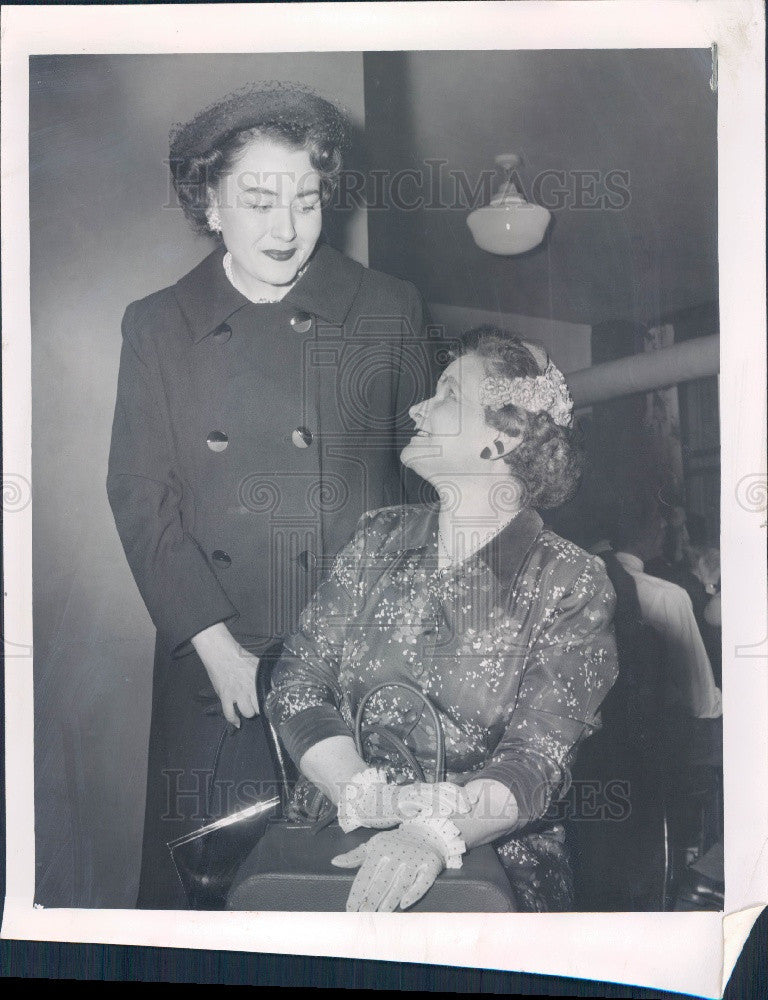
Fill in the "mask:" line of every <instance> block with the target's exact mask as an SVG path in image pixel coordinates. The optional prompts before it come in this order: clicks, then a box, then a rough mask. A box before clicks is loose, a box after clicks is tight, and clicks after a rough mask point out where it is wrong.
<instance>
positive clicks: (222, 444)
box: [208, 431, 229, 451]
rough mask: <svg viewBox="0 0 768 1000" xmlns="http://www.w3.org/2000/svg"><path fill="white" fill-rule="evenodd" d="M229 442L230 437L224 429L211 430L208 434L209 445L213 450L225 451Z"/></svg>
mask: <svg viewBox="0 0 768 1000" xmlns="http://www.w3.org/2000/svg"><path fill="white" fill-rule="evenodd" d="M228 444H229V438H228V437H227V435H226V434H225V433H224V431H211V433H210V434H209V435H208V447H209V448H210V449H211V451H224V449H225V448H226V447H227V445H228Z"/></svg>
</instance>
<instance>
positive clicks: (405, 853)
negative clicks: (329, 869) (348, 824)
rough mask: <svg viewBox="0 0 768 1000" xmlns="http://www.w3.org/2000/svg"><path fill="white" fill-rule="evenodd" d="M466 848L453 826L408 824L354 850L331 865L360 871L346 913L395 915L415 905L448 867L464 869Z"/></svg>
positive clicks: (338, 857) (442, 822)
mask: <svg viewBox="0 0 768 1000" xmlns="http://www.w3.org/2000/svg"><path fill="white" fill-rule="evenodd" d="M435 824H437V825H435ZM463 850H464V844H463V843H462V841H461V840H460V839H459V837H458V831H457V830H456V828H455V827H452V824H450V822H448V821H445V820H443V821H440V820H432V821H430V822H422V821H419V820H409V821H407V822H406V823H404V824H403V825H402V826H400V827H398V829H397V830H387V831H385V832H384V833H377V834H376V835H375V836H373V837H371V839H370V840H369V841H368V842H367V843H365V844H361V845H360V846H359V847H356V848H355V849H354V850H353V851H348V852H347V853H346V854H339V855H337V856H336V857H335V858H333V859H332V863H333V864H334V865H336V866H337V867H338V868H357V867H360V871H359V872H358V873H357V876H356V877H355V881H354V882H353V883H352V889H351V890H350V893H349V898H348V899H347V911H349V912H351V911H361V912H373V911H376V910H380V911H386V912H392V911H393V910H396V909H397V908H398V907H399V908H400V909H401V910H405V909H407V908H408V907H409V906H413V904H414V903H416V902H417V901H418V900H420V899H421V897H422V896H423V895H424V894H425V893H426V892H427V890H428V889H429V888H430V887H431V886H432V884H433V883H434V881H435V879H436V878H437V877H438V875H439V874H440V872H442V871H443V869H444V868H446V867H453V868H457V867H460V866H461V860H460V858H461V853H462V852H463Z"/></svg>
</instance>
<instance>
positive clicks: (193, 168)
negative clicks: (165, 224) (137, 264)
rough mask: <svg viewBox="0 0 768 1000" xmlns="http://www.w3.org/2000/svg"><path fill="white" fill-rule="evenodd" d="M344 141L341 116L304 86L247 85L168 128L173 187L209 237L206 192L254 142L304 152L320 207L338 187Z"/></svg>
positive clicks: (195, 224)
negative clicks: (266, 141) (317, 180)
mask: <svg viewBox="0 0 768 1000" xmlns="http://www.w3.org/2000/svg"><path fill="white" fill-rule="evenodd" d="M347 137H348V121H347V118H346V116H345V115H344V113H343V112H342V111H341V110H340V109H339V108H337V107H336V105H334V104H332V103H331V102H330V101H327V100H325V98H322V97H320V96H319V95H318V94H316V93H315V92H314V91H312V90H311V89H310V88H309V87H304V86H302V85H301V84H294V83H284V82H279V81H278V82H274V81H268V82H265V83H259V84H249V85H248V86H246V87H243V88H241V89H240V90H238V91H235V92H234V93H233V94H229V95H227V96H226V97H224V98H222V99H221V100H220V101H217V102H216V103H215V104H212V105H211V106H210V107H208V108H205V109H204V110H203V111H201V112H199V113H198V114H197V115H195V117H194V118H193V119H192V120H191V121H189V122H187V123H186V124H183V125H175V126H174V127H173V128H172V129H171V133H170V160H169V162H170V168H171V176H172V179H173V186H174V188H175V190H176V193H177V195H178V198H179V202H180V204H181V207H182V209H183V211H184V215H185V216H186V217H187V219H188V220H189V221H190V222H191V224H192V225H193V227H194V228H195V229H196V230H197V231H198V232H201V233H206V234H209V235H211V234H212V230H211V229H210V226H209V225H208V219H207V212H208V209H209V207H210V192H211V189H213V188H215V187H216V185H217V184H218V182H219V180H220V179H221V177H223V176H225V175H226V174H228V173H229V172H231V171H232V169H233V168H234V166H235V164H236V163H237V160H238V158H239V156H240V155H241V154H242V152H243V150H244V149H245V147H246V146H247V145H248V144H249V143H250V142H251V141H252V140H253V139H257V138H263V139H271V140H272V141H274V142H277V143H279V144H282V145H284V146H287V147H288V148H289V149H293V150H299V149H301V150H307V151H308V152H309V159H310V163H311V164H312V166H313V168H314V169H315V170H316V171H317V172H318V174H319V175H320V189H321V200H322V203H323V204H324V205H325V204H327V203H328V202H329V201H330V199H331V197H332V195H333V192H334V191H335V189H336V186H337V185H338V181H339V175H340V174H341V168H342V158H343V152H344V148H345V146H346V143H347ZM214 235H215V234H214Z"/></svg>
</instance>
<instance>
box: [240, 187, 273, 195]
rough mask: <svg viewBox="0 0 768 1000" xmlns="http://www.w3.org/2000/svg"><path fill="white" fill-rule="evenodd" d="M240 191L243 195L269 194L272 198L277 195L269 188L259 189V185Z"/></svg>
mask: <svg viewBox="0 0 768 1000" xmlns="http://www.w3.org/2000/svg"><path fill="white" fill-rule="evenodd" d="M241 191H242V192H243V193H244V194H270V195H272V196H273V197H274V198H276V197H277V194H278V192H277V191H273V190H272V189H271V188H265V187H261V186H259V185H252V186H249V187H244V188H241Z"/></svg>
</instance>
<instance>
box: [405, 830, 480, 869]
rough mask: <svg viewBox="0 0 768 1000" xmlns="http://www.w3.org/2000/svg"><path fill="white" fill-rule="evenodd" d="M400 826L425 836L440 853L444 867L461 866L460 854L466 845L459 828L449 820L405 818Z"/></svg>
mask: <svg viewBox="0 0 768 1000" xmlns="http://www.w3.org/2000/svg"><path fill="white" fill-rule="evenodd" d="M401 826H402V829H403V830H405V831H408V832H411V831H413V832H414V833H419V834H421V835H422V836H424V837H426V838H427V840H429V842H430V843H431V844H433V845H434V846H435V847H436V848H437V849H438V850H439V851H440V852H441V853H442V855H443V860H444V861H445V867H446V868H461V866H462V863H463V862H462V860H461V856H462V854H464V852H465V851H466V849H467V845H466V844H465V843H464V841H463V840H462V839H461V833H460V831H459V828H458V827H457V826H456V824H455V823H452V822H451V820H449V819H437V818H428V817H420V818H417V819H407V820H406V821H405V822H404V823H403V824H401Z"/></svg>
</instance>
